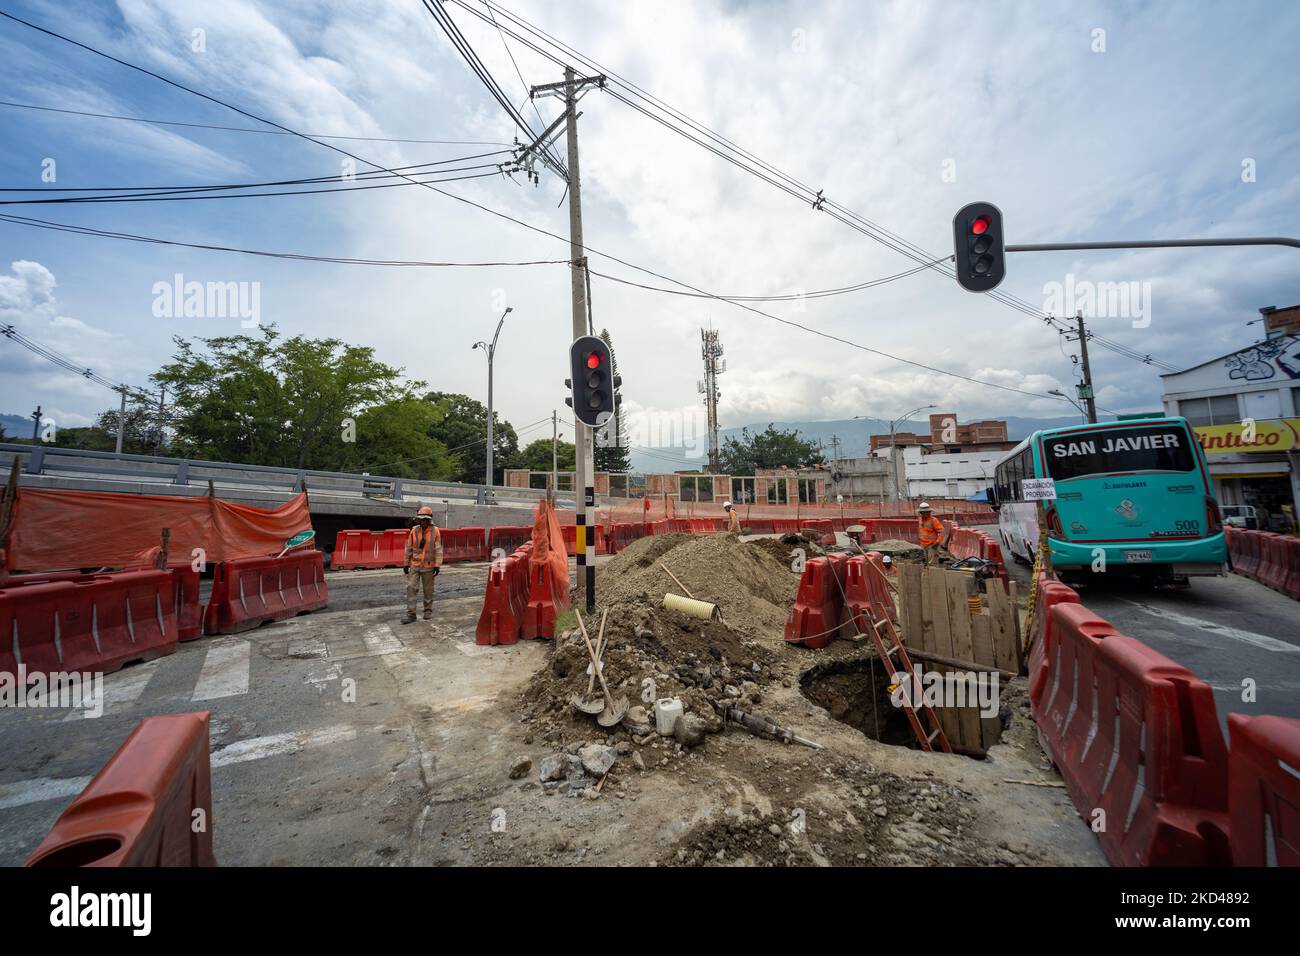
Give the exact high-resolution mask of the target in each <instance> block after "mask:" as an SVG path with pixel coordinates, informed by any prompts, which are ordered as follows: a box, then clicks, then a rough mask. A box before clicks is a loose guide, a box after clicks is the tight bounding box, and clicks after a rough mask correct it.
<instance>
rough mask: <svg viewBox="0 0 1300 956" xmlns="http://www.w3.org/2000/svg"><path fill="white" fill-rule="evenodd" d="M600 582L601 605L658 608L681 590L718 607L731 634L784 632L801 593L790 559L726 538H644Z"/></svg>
mask: <svg viewBox="0 0 1300 956" xmlns="http://www.w3.org/2000/svg"><path fill="white" fill-rule="evenodd" d="M660 563H662V564H663V565H664V566H665V567H667V568H668V570H669V571H671V572H672V573H673V574H674V575H676V577H677V580H678V581H680V582H681V585H682V586H681V587H678V585H677V584H676V583H674V581H673V579H672V578H671V577H670V576H669V575H668V574H667V573H666V572H665V571H664V569H663V567H660ZM600 578H601V580H600V583H599V585H598V594H599V600H600V603H601V604H602V605H604V604H616V603H619V602H621V601H625V600H628V599H634V600H640V601H643V602H647V603H652V604H658V603H660V602H661V601H662V600H663V596H664V593H665V592H668V591H672V592H675V593H679V592H680V591H681V590H682V589H683V588H684V589H685V590H688V591H690V595H689V596H690V597H694V598H696V599H698V600H700V601H708V602H709V603H711V604H716V605H717V606H718V607H719V608H720V609H721V611H722V617H723V619H724V620H725V621H726V622H727V623H728V624H730V625H731V626H732V628H733V629H735V630H737V631H740V632H745V633H748V634H750V635H753V634H755V633H757V632H762V631H779V630H780V629H781V628H782V627H784V625H785V619H786V617H787V616H788V615H789V613H790V608H791V606H792V605H793V604H794V597H795V592H796V591H797V590H798V587H799V577H798V575H797V574H795V573H794V572H793V571H792V570H791V568H790V561H789V559H786V560H780V559H778V558H777V557H776V556H775V555H774V553H773V552H771V551H768V550H765V549H764V548H763V547H756V546H755V545H754V544H753V543H752V542H742V541H741V540H740V539H739V538H737V537H735V536H733V535H729V534H713V535H701V536H695V535H686V534H680V535H678V534H674V535H655V536H653V537H649V538H642V539H641V540H639V541H636V542H633V543H632V544H631V545H630V546H629V547H627V548H626V549H624V550H623V551H622V552H620V553H619V554H618V555H617V556H616V557H615V558H614V559H613V560H612V561H610V562H609V563H608V564H606V565H605V566H604V567H602V568H601V571H600Z"/></svg>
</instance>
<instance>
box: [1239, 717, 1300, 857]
mask: <svg viewBox="0 0 1300 956" xmlns="http://www.w3.org/2000/svg"><path fill="white" fill-rule="evenodd" d="M1228 737H1229V739H1230V740H1231V742H1232V749H1231V751H1230V752H1229V754H1228V812H1229V816H1230V817H1231V819H1232V862H1233V864H1234V865H1235V866H1300V720H1294V719H1291V718H1287V717H1246V716H1244V715H1242V714H1229V715H1228Z"/></svg>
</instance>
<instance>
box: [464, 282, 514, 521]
mask: <svg viewBox="0 0 1300 956" xmlns="http://www.w3.org/2000/svg"><path fill="white" fill-rule="evenodd" d="M513 311H514V307H513V306H506V310H505V311H504V312H502V313H501V318H500V319H499V320H497V330H496V333H495V334H494V335H493V336H492V344H491V345H489V344H488V343H486V342H475V343H474V344H473V345H472V346H470V348H471V349H478V348H481V349H482V350H483V352H484V354H485V355H487V362H488V401H487V465H486V472H485V474H484V478H483V484H485V485H487V486H488V487H489V488H491V487H492V484H493V482H492V472H493V468H492V451H493V449H492V444H493V433H492V426H493V424H494V423H493V421H492V419H493V414H492V360H493V359H494V358H496V354H497V339H498V338H500V337H501V326H502V325H504V324H505V321H506V316H507V315H509V314H510V313H511V312H513ZM491 503H492V502H491V501H488V504H491Z"/></svg>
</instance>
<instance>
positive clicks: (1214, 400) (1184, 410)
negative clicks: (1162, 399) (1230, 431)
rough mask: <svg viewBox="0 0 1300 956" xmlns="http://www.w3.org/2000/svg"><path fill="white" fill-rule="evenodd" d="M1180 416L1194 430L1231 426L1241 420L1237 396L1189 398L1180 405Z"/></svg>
mask: <svg viewBox="0 0 1300 956" xmlns="http://www.w3.org/2000/svg"><path fill="white" fill-rule="evenodd" d="M1178 414H1180V415H1182V416H1183V418H1185V419H1187V423H1188V424H1189V425H1191V426H1192V427H1193V428H1196V427H1202V426H1205V425H1231V424H1232V423H1233V422H1237V421H1240V420H1241V413H1240V411H1239V410H1238V408H1237V396H1236V395H1214V396H1212V397H1210V398H1188V399H1184V400H1183V401H1180V402H1179V403H1178Z"/></svg>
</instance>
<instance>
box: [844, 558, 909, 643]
mask: <svg viewBox="0 0 1300 956" xmlns="http://www.w3.org/2000/svg"><path fill="white" fill-rule="evenodd" d="M843 600H844V610H843V615H842V617H843V621H844V628H843V629H842V632H843V633H845V634H849V635H853V634H865V633H867V628H869V627H871V626H873V625H874V624H875V620H876V610H875V609H876V608H878V607H879V608H882V609H883V610H884V611H885V613H886V614H888V615H889V616H890V617H891V618H896V617H897V616H898V609H897V607H895V605H894V595H893V593H892V592H891V591H890V590H889V579H888V578H887V577H886V576H885V565H884V560H883V558H882V556H881V554H880V552H879V551H868V552H867V553H866V554H865V555H854V556H853V557H850V558H848V559H846V560H845V562H844V591H843Z"/></svg>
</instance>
